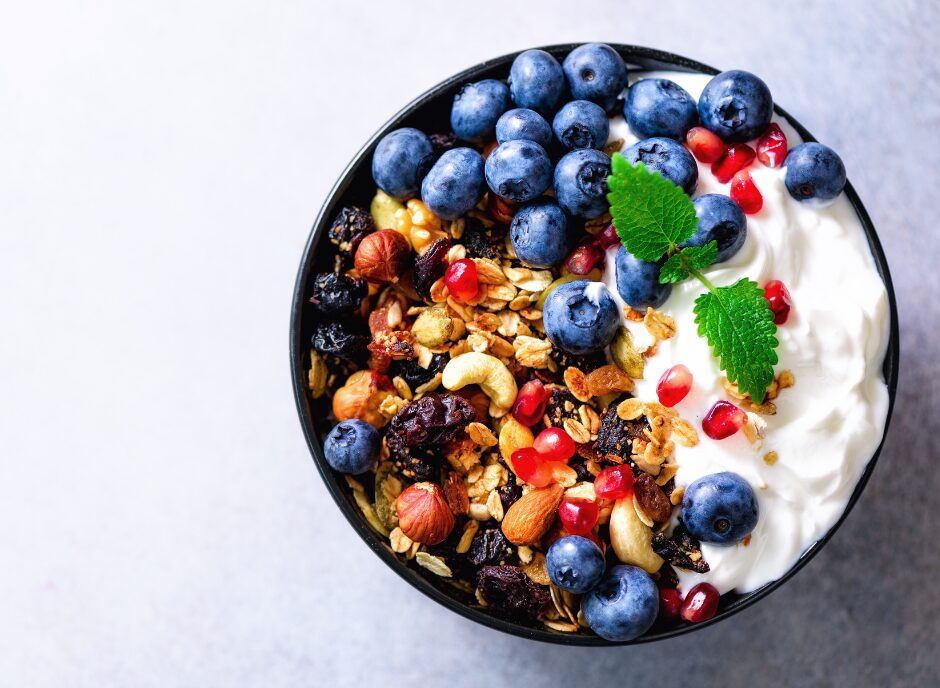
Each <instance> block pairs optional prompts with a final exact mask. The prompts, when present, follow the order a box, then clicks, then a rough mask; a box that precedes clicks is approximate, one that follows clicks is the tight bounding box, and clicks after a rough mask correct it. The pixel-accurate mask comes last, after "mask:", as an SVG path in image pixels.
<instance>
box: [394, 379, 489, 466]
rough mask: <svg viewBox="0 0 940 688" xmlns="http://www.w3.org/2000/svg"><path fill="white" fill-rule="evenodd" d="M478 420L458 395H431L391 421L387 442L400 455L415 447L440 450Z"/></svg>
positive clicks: (470, 407)
mask: <svg viewBox="0 0 940 688" xmlns="http://www.w3.org/2000/svg"><path fill="white" fill-rule="evenodd" d="M475 418H476V411H474V410H473V407H472V406H471V405H470V402H468V401H467V400H466V399H464V398H463V397H459V396H457V395H456V394H429V395H427V396H425V397H421V398H420V399H417V400H415V401H412V402H411V403H409V404H407V405H405V406H404V407H403V408H402V409H401V410H400V411H399V412H398V413H396V414H395V415H394V416H393V417H392V422H391V423H390V424H389V427H388V434H387V435H386V436H385V441H386V443H387V444H388V448H389V449H391V450H392V451H393V452H395V453H396V454H399V455H405V454H408V453H409V451H408V450H409V449H411V448H414V447H440V446H442V445H445V444H447V443H448V442H450V441H451V440H452V439H454V437H456V435H457V433H459V432H460V431H461V430H463V429H464V428H465V427H466V426H467V425H468V424H469V423H470V422H471V421H472V420H474V419H475Z"/></svg>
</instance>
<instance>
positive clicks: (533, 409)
mask: <svg viewBox="0 0 940 688" xmlns="http://www.w3.org/2000/svg"><path fill="white" fill-rule="evenodd" d="M547 403H548V390H547V389H545V385H543V384H542V381H541V380H529V381H528V382H527V383H525V384H524V385H522V389H520V390H519V395H518V396H517V397H516V403H515V404H513V407H512V415H513V418H515V419H516V420H517V421H519V422H520V423H522V424H523V425H525V426H526V427H528V428H531V427H532V426H533V425H535V424H536V423H538V422H539V421H540V420H542V416H544V415H545V405H546V404H547Z"/></svg>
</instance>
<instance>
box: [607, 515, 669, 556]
mask: <svg viewBox="0 0 940 688" xmlns="http://www.w3.org/2000/svg"><path fill="white" fill-rule="evenodd" d="M652 540H653V531H652V529H650V527H649V526H647V525H646V524H644V523H643V521H641V520H640V517H639V516H638V515H637V513H636V509H635V508H634V506H633V500H632V499H629V498H623V499H618V500H617V502H616V503H615V504H614V510H613V511H612V512H611V514H610V544H611V545H612V546H613V548H614V552H615V553H616V554H617V558H618V559H620V561H622V562H623V563H624V564H633V565H634V566H639V567H640V568H641V569H643V570H644V571H646V572H647V573H655V572H656V571H659V569H660V568H661V567H662V565H663V558H662V557H661V556H659V555H658V554H656V552H654V551H653V544H652Z"/></svg>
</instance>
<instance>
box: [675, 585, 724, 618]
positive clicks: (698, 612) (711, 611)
mask: <svg viewBox="0 0 940 688" xmlns="http://www.w3.org/2000/svg"><path fill="white" fill-rule="evenodd" d="M720 598H721V595H720V594H719V593H718V589H717V588H715V586H714V585H712V584H711V583H699V584H698V585H696V586H695V587H694V588H692V589H691V590H689V594H688V595H686V596H685V600H683V602H682V608H681V609H680V610H679V614H680V615H681V616H682V618H683V619H685V620H686V621H690V622H692V623H700V622H702V621H708V620H709V619H710V618H712V617H713V616H715V612H717V611H718V600H719V599H720Z"/></svg>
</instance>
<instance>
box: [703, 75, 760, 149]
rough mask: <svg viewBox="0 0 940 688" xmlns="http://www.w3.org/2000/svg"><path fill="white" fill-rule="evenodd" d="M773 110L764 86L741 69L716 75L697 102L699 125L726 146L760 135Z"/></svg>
mask: <svg viewBox="0 0 940 688" xmlns="http://www.w3.org/2000/svg"><path fill="white" fill-rule="evenodd" d="M773 110H774V101H773V98H772V97H771V95H770V89H769V88H767V84H765V83H764V82H763V81H761V80H760V79H759V78H757V77H756V76H754V75H753V74H751V73H750V72H744V71H741V70H740V69H733V70H731V71H730V72H722V73H721V74H718V75H716V76H715V77H714V78H713V79H712V80H711V81H709V82H708V83H707V84H706V85H705V89H704V90H703V91H702V95H701V96H699V99H698V116H699V118H700V119H701V120H702V124H703V125H704V126H705V128H706V129H709V130H711V131H713V132H714V133H716V134H718V136H720V137H721V138H723V139H724V140H725V141H727V142H729V143H737V142H741V141H750V140H751V139H756V138H757V137H758V136H760V135H761V134H763V133H764V131H765V130H766V129H767V125H769V124H770V116H771V115H772V114H773Z"/></svg>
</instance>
